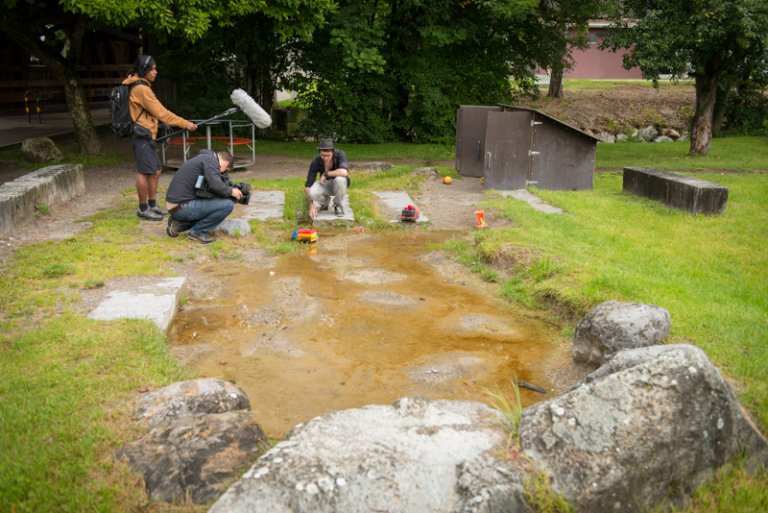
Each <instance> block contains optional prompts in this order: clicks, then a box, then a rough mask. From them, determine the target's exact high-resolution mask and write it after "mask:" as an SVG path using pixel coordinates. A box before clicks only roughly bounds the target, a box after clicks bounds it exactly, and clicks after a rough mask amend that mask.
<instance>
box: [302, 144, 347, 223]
mask: <svg viewBox="0 0 768 513" xmlns="http://www.w3.org/2000/svg"><path fill="white" fill-rule="evenodd" d="M317 149H318V151H319V152H320V154H319V155H318V156H317V157H315V159H314V160H313V161H312V162H311V163H310V165H309V172H308V173H307V181H306V182H305V183H304V191H305V192H306V195H307V201H308V202H309V208H308V212H309V217H311V218H312V219H315V218H316V217H317V212H318V210H327V209H328V207H329V206H330V203H331V197H333V211H334V213H335V214H336V217H342V216H343V215H344V207H343V206H342V202H343V201H344V196H345V195H346V193H347V187H349V183H350V180H349V162H348V161H347V156H346V155H345V154H344V152H343V151H341V150H339V149H336V148H335V147H334V145H333V139H320V141H319V143H318V145H317ZM318 175H319V178H318Z"/></svg>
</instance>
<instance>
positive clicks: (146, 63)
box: [139, 55, 155, 77]
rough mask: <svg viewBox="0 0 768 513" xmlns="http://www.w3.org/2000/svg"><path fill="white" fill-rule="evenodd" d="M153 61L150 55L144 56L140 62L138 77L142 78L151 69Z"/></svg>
mask: <svg viewBox="0 0 768 513" xmlns="http://www.w3.org/2000/svg"><path fill="white" fill-rule="evenodd" d="M154 62H155V61H154V59H152V56H151V55H145V56H144V59H142V61H141V66H139V76H142V77H143V76H144V75H146V74H147V73H149V71H150V70H151V69H152V64H154Z"/></svg>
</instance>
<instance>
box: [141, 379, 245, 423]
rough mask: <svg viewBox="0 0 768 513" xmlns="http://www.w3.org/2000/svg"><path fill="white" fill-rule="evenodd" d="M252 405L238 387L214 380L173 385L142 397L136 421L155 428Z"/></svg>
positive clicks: (200, 380) (182, 382) (196, 380)
mask: <svg viewBox="0 0 768 513" xmlns="http://www.w3.org/2000/svg"><path fill="white" fill-rule="evenodd" d="M250 408H251V403H250V402H249V400H248V396H247V395H245V392H243V391H242V390H241V389H240V388H239V387H237V386H236V385H235V384H233V383H230V382H229V381H223V380H221V379H215V378H203V379H194V380H190V381H181V382H178V383H173V384H171V385H168V386H167V387H164V388H161V389H159V390H155V391H153V392H149V393H147V394H145V395H144V396H143V397H142V398H141V399H139V401H138V403H137V404H136V411H135V413H136V417H137V418H138V419H139V420H142V421H147V422H148V423H149V424H150V425H152V426H155V425H157V424H160V423H162V422H166V421H169V420H175V419H178V418H180V417H185V416H190V415H197V414H201V413H223V412H227V411H233V410H249V409H250Z"/></svg>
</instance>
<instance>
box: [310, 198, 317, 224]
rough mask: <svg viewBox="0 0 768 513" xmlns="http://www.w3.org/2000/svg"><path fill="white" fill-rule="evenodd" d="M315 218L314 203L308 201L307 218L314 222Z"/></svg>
mask: <svg viewBox="0 0 768 513" xmlns="http://www.w3.org/2000/svg"><path fill="white" fill-rule="evenodd" d="M316 217H317V209H316V208H315V202H314V201H312V200H309V218H310V219H312V220H314V219H315V218H316Z"/></svg>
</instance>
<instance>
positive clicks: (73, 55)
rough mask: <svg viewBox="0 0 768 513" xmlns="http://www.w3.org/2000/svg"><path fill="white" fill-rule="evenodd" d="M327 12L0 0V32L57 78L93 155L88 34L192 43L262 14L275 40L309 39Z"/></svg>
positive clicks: (313, 0) (188, 3)
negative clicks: (84, 53) (86, 79)
mask: <svg viewBox="0 0 768 513" xmlns="http://www.w3.org/2000/svg"><path fill="white" fill-rule="evenodd" d="M331 7H332V0H272V1H269V2H267V1H266V0H219V1H216V2H212V1H200V0H176V1H174V2H167V1H165V0H123V1H121V2H104V1H103V0H2V3H1V4H0V28H2V29H3V31H5V32H6V33H7V34H8V35H9V36H10V37H11V38H12V39H13V40H14V42H16V43H17V44H18V45H19V46H21V47H23V48H25V49H26V50H27V51H28V52H29V53H30V54H31V55H34V56H35V57H36V58H38V59H39V60H40V62H42V63H43V64H45V65H46V66H47V67H48V68H49V69H50V71H51V73H52V74H53V75H54V76H55V77H56V78H57V79H58V81H59V82H60V83H61V85H62V86H63V88H64V92H65V96H66V100H67V105H68V107H69V113H70V117H71V119H72V123H73V126H74V129H75V135H76V137H77V139H78V143H79V145H80V149H81V151H83V152H84V153H90V154H95V153H99V152H100V151H101V143H100V141H99V138H98V136H97V134H96V131H95V129H94V127H93V122H92V120H91V116H90V111H89V110H88V106H87V98H86V95H85V91H84V88H83V85H82V81H81V80H80V77H79V76H78V73H77V71H76V66H77V64H78V61H79V58H80V52H81V49H82V43H83V37H84V35H85V33H86V32H88V31H92V30H97V29H113V28H123V29H135V30H137V31H139V32H141V33H142V34H144V35H154V36H156V37H159V38H161V39H164V38H168V37H170V36H173V37H179V36H180V37H182V38H183V39H185V40H186V41H190V42H194V41H198V40H200V39H201V38H202V37H203V35H204V34H206V33H207V32H208V31H209V30H210V29H211V28H212V27H215V26H225V27H226V26H230V27H231V26H233V25H234V23H235V20H238V19H240V18H242V17H243V16H246V15H249V14H252V13H262V14H264V15H265V16H267V17H269V18H270V19H271V20H275V21H276V24H275V25H276V26H275V27H273V29H274V31H275V33H277V34H278V37H289V36H291V35H300V36H303V37H309V36H310V35H311V33H312V31H313V30H314V27H315V25H316V24H318V23H322V20H323V18H324V16H325V14H326V13H327V11H328V10H329V9H330V8H331ZM297 19H298V20H301V22H297Z"/></svg>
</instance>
